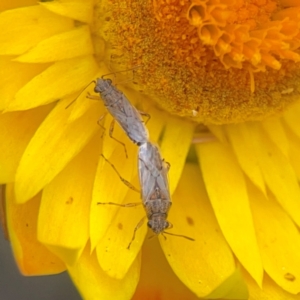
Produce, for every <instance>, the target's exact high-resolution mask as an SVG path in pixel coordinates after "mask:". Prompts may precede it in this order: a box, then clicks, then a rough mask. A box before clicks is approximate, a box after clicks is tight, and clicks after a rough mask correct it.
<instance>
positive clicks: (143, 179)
mask: <svg viewBox="0 0 300 300" xmlns="http://www.w3.org/2000/svg"><path fill="white" fill-rule="evenodd" d="M167 173H168V168H167V167H166V165H165V164H164V162H163V160H162V158H161V155H160V152H159V150H158V147H157V146H155V145H153V144H151V143H150V142H148V143H145V144H143V145H141V146H140V149H139V177H140V184H141V187H142V198H143V201H144V202H146V201H148V200H150V199H153V195H157V197H158V195H159V198H160V199H162V200H169V201H171V198H170V194H169V185H168V178H167Z"/></svg>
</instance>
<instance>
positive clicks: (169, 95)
mask: <svg viewBox="0 0 300 300" xmlns="http://www.w3.org/2000/svg"><path fill="white" fill-rule="evenodd" d="M107 1H108V2H107V3H103V5H102V8H103V7H105V12H103V11H102V10H101V9H99V11H98V13H99V15H98V16H96V18H95V20H96V28H100V30H99V31H97V34H99V35H100V36H101V39H100V40H101V41H102V47H100V46H99V45H98V47H97V46H96V49H99V48H101V49H103V47H104V48H105V51H104V52H101V54H99V57H101V58H100V59H101V60H103V53H105V57H106V58H107V59H106V62H107V64H108V65H118V67H117V68H116V69H126V68H127V69H129V68H132V67H136V66H140V67H139V69H136V70H135V72H134V74H135V75H134V81H136V82H138V90H139V91H140V92H143V93H145V94H147V95H148V96H150V97H151V98H152V99H153V100H154V101H156V102H157V103H158V104H159V105H160V106H161V107H163V108H164V109H165V110H167V111H169V112H170V113H172V114H176V115H179V116H183V117H190V118H192V119H193V120H195V121H198V122H207V123H215V124H224V123H233V122H243V121H247V120H261V119H264V118H266V117H268V116H270V115H274V114H277V113H280V112H281V111H282V110H283V109H284V108H285V107H286V106H287V105H288V104H290V103H291V102H293V101H295V100H297V99H298V98H299V91H300V86H299V83H298V82H297V81H298V80H297V78H298V76H299V75H300V68H299V66H300V64H299V61H300V55H299V53H300V51H299V47H300V33H299V23H300V3H299V2H298V1H297V0H191V1H187V0H167V1H166V0H153V1H145V0H118V1H116V2H115V1H114V0H111V1H109V0H107ZM103 41H104V42H103ZM98 43H99V42H98ZM103 45H105V46H103ZM107 54H108V55H107Z"/></svg>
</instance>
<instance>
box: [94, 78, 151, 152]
mask: <svg viewBox="0 0 300 300" xmlns="http://www.w3.org/2000/svg"><path fill="white" fill-rule="evenodd" d="M94 91H95V92H96V93H100V96H101V98H102V100H103V102H104V105H105V106H106V108H107V110H108V111H109V113H110V114H111V115H112V117H113V118H114V119H113V121H112V124H111V126H110V131H109V135H110V137H111V138H113V139H115V138H114V137H113V136H112V132H113V128H114V122H115V121H117V122H118V123H119V125H120V126H121V127H122V129H123V130H124V131H125V133H126V134H127V136H128V137H129V139H130V140H131V141H132V142H134V143H135V144H137V145H138V146H140V145H141V144H143V143H146V142H147V141H148V139H149V133H148V129H147V128H146V126H145V123H144V121H143V119H142V115H143V116H146V117H148V120H149V118H150V115H149V114H147V113H144V112H140V111H138V110H137V109H136V108H135V107H134V106H133V105H132V104H131V103H130V102H129V101H128V99H127V98H126V96H125V95H124V94H123V93H122V92H121V91H120V90H118V89H117V88H116V87H115V86H114V85H113V83H112V80H111V79H103V76H102V78H97V79H96V81H95V89H94ZM88 98H92V99H96V98H95V97H94V96H91V95H89V96H88ZM97 99H98V98H97ZM148 120H147V121H148ZM115 140H116V139H115ZM116 141H117V142H119V143H121V142H120V141H118V140H116ZM121 144H123V143H121ZM123 146H124V147H125V145H124V144H123ZM125 152H126V148H125ZM126 156H127V155H126Z"/></svg>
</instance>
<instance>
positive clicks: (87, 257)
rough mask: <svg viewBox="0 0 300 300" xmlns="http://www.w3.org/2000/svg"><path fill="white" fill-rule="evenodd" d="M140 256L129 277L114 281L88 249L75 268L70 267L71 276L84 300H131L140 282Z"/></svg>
mask: <svg viewBox="0 0 300 300" xmlns="http://www.w3.org/2000/svg"><path fill="white" fill-rule="evenodd" d="M140 260H141V258H140V256H139V257H138V258H137V259H136V260H135V261H134V263H133V264H132V266H131V268H130V270H129V271H128V273H127V275H126V276H125V277H124V278H123V279H121V280H118V279H114V278H111V277H109V276H107V275H106V273H105V272H103V270H102V269H101V268H100V267H99V265H98V262H97V258H96V255H95V254H90V249H89V247H87V248H86V249H85V251H84V252H83V254H82V256H81V257H80V259H79V261H78V262H77V263H76V264H75V265H74V266H69V267H68V271H69V273H70V276H71V278H72V280H73V282H74V283H75V285H76V286H77V288H78V290H79V292H80V293H81V295H82V296H83V298H84V299H90V300H97V299H114V300H128V299H131V297H132V295H133V293H134V291H135V288H136V285H137V283H138V280H139V272H140Z"/></svg>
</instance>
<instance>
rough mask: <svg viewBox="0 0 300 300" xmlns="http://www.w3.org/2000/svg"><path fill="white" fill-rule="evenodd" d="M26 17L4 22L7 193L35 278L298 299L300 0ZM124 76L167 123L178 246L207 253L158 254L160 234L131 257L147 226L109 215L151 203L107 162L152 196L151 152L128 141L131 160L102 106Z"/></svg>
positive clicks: (16, 13) (171, 245) (139, 4)
mask: <svg viewBox="0 0 300 300" xmlns="http://www.w3.org/2000/svg"><path fill="white" fill-rule="evenodd" d="M22 3H23V4H20V7H15V6H16V4H10V3H6V4H4V5H5V6H4V8H3V10H4V9H5V10H4V11H3V12H2V13H1V14H0V28H1V29H2V30H1V36H0V55H1V57H0V59H1V63H2V68H1V72H2V76H1V78H2V87H1V93H2V97H1V100H0V108H1V110H2V112H3V113H2V114H1V115H0V124H1V126H0V130H1V134H0V137H1V139H2V142H1V143H0V145H1V151H0V166H1V172H0V176H1V177H0V178H1V183H3V184H6V205H5V206H6V219H7V220H6V222H7V227H8V232H9V237H10V241H11V243H12V247H13V251H14V255H15V258H16V261H17V263H18V266H19V268H20V270H21V272H22V273H23V274H25V275H44V274H55V273H59V272H62V271H64V270H67V271H68V272H69V274H70V276H71V278H72V280H73V281H74V283H75V285H76V286H77V288H78V289H79V291H80V293H81V294H82V296H83V297H84V298H85V299H130V298H132V297H133V299H140V298H143V299H146V297H148V298H149V299H170V298H171V299H196V297H202V298H206V299H216V298H222V299H248V296H249V297H250V299H263V298H264V299H274V298H276V297H277V299H297V298H298V297H299V296H298V295H297V294H298V293H299V292H300V283H299V282H300V281H299V278H300V274H299V272H300V271H299V270H300V268H299V266H300V255H299V251H298V250H299V246H300V239H299V231H298V227H299V225H300V202H299V199H300V197H299V196H300V190H299V184H298V181H299V178H300V168H299V166H300V162H299V159H298V156H299V155H298V153H299V150H300V126H299V121H298V115H299V113H298V112H299V111H300V103H299V83H298V80H297V79H298V77H299V75H298V74H299V46H300V43H299V37H300V34H299V18H300V6H299V4H298V3H297V1H292V0H290V1H288V0H279V1H275V0H256V1H255V0H253V1H250V0H249V1H241V0H236V1H228V0H206V1H200V0H193V1H183V0H178V1H176V0H170V1H160V0H156V1H153V2H147V1H139V0H134V1H133V0H131V1H125V0H124V1H116V2H115V1H106V2H101V3H99V2H96V3H93V1H91V0H90V1H86V0H85V1H83V0H73V1H65V0H61V1H45V2H41V3H39V5H35V4H33V3H31V2H30V1H29V0H28V1H23V2H22ZM11 5H14V7H12V6H11ZM9 8H13V9H9ZM7 9H8V10H7ZM124 70H125V72H124ZM120 71H123V72H120ZM117 72H119V73H117ZM108 73H113V74H111V77H112V78H113V79H114V81H115V82H117V83H119V86H120V87H119V88H120V89H121V90H122V91H124V93H125V94H126V96H127V97H128V98H129V99H130V101H131V102H132V103H134V104H135V105H136V106H137V107H138V108H139V109H143V110H144V111H145V112H147V113H149V114H150V115H151V119H150V121H149V122H148V123H147V127H148V129H149V132H150V136H151V140H152V141H155V142H158V143H159V144H160V147H161V150H162V153H163V156H164V157H165V159H166V161H168V162H170V164H171V169H170V173H169V175H170V186H171V193H172V195H173V207H172V209H171V211H170V215H169V220H170V222H171V223H172V224H173V225H174V229H173V230H172V232H173V233H174V234H180V235H186V236H188V237H191V238H194V239H195V241H194V242H192V241H188V240H186V239H183V238H180V237H173V236H168V237H167V238H166V239H165V238H164V237H163V236H162V235H160V236H158V239H159V242H160V246H159V245H158V242H157V240H155V239H153V240H151V241H148V240H146V241H144V238H145V236H146V231H147V230H146V226H145V225H144V226H141V227H140V228H139V229H138V230H137V232H136V237H135V240H134V241H133V242H132V245H131V248H130V250H128V249H126V248H127V246H128V243H129V242H130V241H131V239H132V234H133V231H134V229H135V228H136V226H137V224H138V223H139V221H140V219H141V218H142V217H143V216H144V211H143V210H142V208H139V207H134V208H122V207H119V206H116V205H98V202H102V203H107V202H113V203H119V204H120V203H133V202H139V201H140V199H139V195H138V194H137V193H135V192H134V191H132V190H130V189H128V187H126V186H125V185H124V184H123V183H122V182H121V180H120V179H119V178H118V176H117V174H116V172H115V171H114V170H113V169H112V168H111V166H110V165H109V164H108V163H105V161H104V160H103V159H101V156H100V154H101V153H104V154H105V156H106V157H107V158H108V159H109V161H110V162H112V163H113V164H114V166H115V168H116V169H117V170H118V172H119V173H120V174H121V176H122V177H124V178H126V179H127V180H129V181H130V182H132V183H133V184H134V185H137V184H138V183H137V179H136V177H137V176H136V175H137V170H136V155H137V147H136V146H135V145H133V144H132V143H131V142H130V141H128V139H127V138H126V136H125V134H124V133H123V132H122V131H121V129H120V128H119V127H118V126H115V130H114V137H115V138H116V139H117V140H120V141H121V142H123V143H124V144H125V145H126V149H127V152H128V159H126V158H125V154H124V149H123V147H122V145H120V144H119V143H117V142H116V141H115V140H114V139H111V138H110V137H109V136H108V135H107V134H106V132H107V128H109V126H110V123H111V121H112V117H110V116H106V117H105V119H104V120H103V121H100V124H101V125H102V126H98V124H97V120H98V119H99V117H100V116H101V115H103V114H104V113H105V108H104V106H103V105H102V104H101V102H100V101H91V100H88V99H86V95H87V92H88V91H89V92H92V86H89V87H86V84H88V83H89V82H91V80H93V79H95V78H96V77H101V76H103V75H105V74H108ZM131 77H133V78H131ZM82 91H83V92H82ZM79 93H80V96H79V97H78V98H77V99H76V101H75V102H74V103H72V101H73V100H74V99H75V98H76V97H77V96H78V94H79ZM71 103H72V104H71ZM155 103H157V104H158V105H156V104H155ZM161 108H163V110H162V109H161ZM198 161H199V162H198ZM142 247H143V248H142ZM160 247H161V249H162V251H163V253H164V255H162V252H161V249H160ZM141 249H142V250H141ZM166 261H168V262H169V265H170V267H169V265H168V264H167V262H166ZM175 274H176V275H175ZM140 275H141V277H140ZM176 297H177V298H176Z"/></svg>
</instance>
